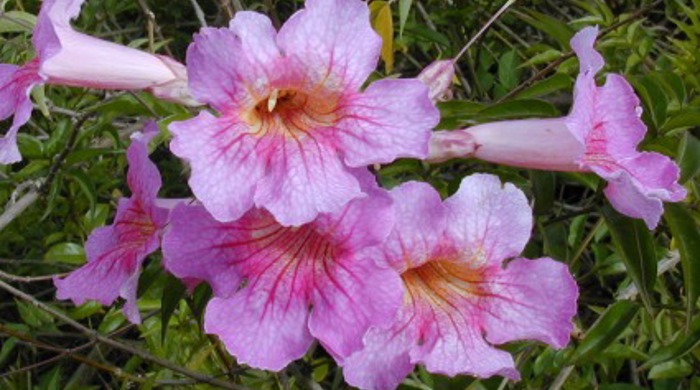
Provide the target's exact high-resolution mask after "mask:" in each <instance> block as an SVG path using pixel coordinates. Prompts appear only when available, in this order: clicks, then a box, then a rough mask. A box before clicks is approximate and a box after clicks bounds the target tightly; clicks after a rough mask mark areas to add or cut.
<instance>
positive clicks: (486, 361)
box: [343, 175, 578, 389]
mask: <svg viewBox="0 0 700 390" xmlns="http://www.w3.org/2000/svg"><path fill="white" fill-rule="evenodd" d="M391 195H392V196H393V198H394V201H395V208H396V210H397V211H396V214H397V217H396V218H397V220H396V225H395V227H394V230H393V231H392V232H391V234H390V236H389V238H388V239H387V240H386V241H385V242H384V243H383V244H382V245H381V246H379V247H377V248H376V249H373V251H374V252H375V257H377V258H379V259H382V260H383V261H386V262H387V263H388V264H390V265H391V266H392V267H393V268H394V269H395V270H396V271H398V272H399V273H400V274H401V279H402V281H403V285H404V290H405V292H404V297H403V305H402V307H401V309H400V310H399V311H398V314H397V316H396V317H395V320H394V323H393V324H392V325H391V326H390V327H388V328H376V327H375V328H371V329H370V330H369V331H368V332H367V334H366V335H365V336H364V348H363V349H362V350H360V351H358V352H356V353H354V354H353V355H351V356H349V357H347V358H346V359H345V361H344V367H343V372H344V373H345V378H346V380H347V381H348V383H350V384H352V385H355V386H358V387H360V388H364V389H393V388H395V387H396V386H398V385H399V384H400V383H401V381H402V380H403V378H404V377H405V376H406V375H407V374H408V373H410V372H411V371H412V370H413V368H414V366H415V365H416V364H423V365H424V366H425V368H426V369H427V370H428V371H429V372H434V373H441V374H446V375H450V376H453V375H456V374H471V375H476V376H479V377H489V376H492V375H502V376H505V377H508V378H511V379H517V378H518V376H519V373H518V371H517V370H516V368H515V366H514V362H513V359H512V357H511V356H510V354H508V353H507V352H505V351H502V350H499V349H496V348H495V347H493V344H502V343H507V342H510V341H514V340H523V339H534V340H539V341H542V342H545V343H547V344H550V345H552V346H554V347H559V348H560V347H563V346H564V345H566V343H567V342H568V340H569V334H570V332H571V330H572V328H573V326H572V322H571V318H572V317H573V315H574V314H575V313H576V298H577V295H578V289H577V287H576V283H575V282H574V280H573V278H572V277H571V275H570V273H569V272H568V269H567V267H566V266H565V265H564V264H562V263H559V262H556V261H554V260H552V259H549V258H541V259H536V260H529V259H523V258H515V259H513V260H511V261H510V262H508V263H507V264H505V265H504V261H505V260H506V259H509V258H513V257H516V256H518V254H519V253H520V252H521V251H522V249H523V248H524V247H525V244H526V243H527V241H528V240H529V237H530V229H531V226H532V216H531V211H530V208H529V206H528V204H527V199H526V198H525V196H524V194H523V193H522V192H521V191H519V190H518V189H516V188H515V187H514V186H513V185H512V184H506V185H505V186H502V185H501V182H500V181H499V179H498V178H497V177H495V176H491V175H474V176H470V177H467V178H465V179H464V180H463V181H462V184H461V186H460V188H459V190H458V191H457V193H456V194H454V195H453V196H452V197H450V198H449V199H447V200H446V201H445V202H442V201H441V200H440V197H439V195H438V194H437V193H436V192H435V190H433V189H432V188H431V187H430V186H428V185H426V184H423V183H415V182H411V183H407V184H404V185H402V186H400V187H398V188H396V189H394V190H392V192H391Z"/></svg>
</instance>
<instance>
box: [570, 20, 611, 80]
mask: <svg viewBox="0 0 700 390" xmlns="http://www.w3.org/2000/svg"><path fill="white" fill-rule="evenodd" d="M597 36H598V27H597V26H595V27H586V28H584V29H582V30H581V31H579V32H577V33H576V35H574V37H573V38H572V39H571V48H572V49H573V50H574V52H575V53H576V56H577V57H578V60H579V63H580V68H581V70H580V72H581V73H587V74H591V75H595V74H596V73H598V72H599V71H600V70H601V69H603V66H604V65H605V60H603V56H601V55H600V53H598V52H597V51H596V50H595V47H594V45H595V40H596V37H597Z"/></svg>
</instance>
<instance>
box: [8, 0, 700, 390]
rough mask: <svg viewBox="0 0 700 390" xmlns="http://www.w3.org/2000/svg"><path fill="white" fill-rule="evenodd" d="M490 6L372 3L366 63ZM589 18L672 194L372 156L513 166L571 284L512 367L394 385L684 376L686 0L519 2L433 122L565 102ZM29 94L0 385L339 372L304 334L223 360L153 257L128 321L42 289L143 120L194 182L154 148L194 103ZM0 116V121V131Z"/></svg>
mask: <svg viewBox="0 0 700 390" xmlns="http://www.w3.org/2000/svg"><path fill="white" fill-rule="evenodd" d="M0 5H2V8H0V10H3V9H4V11H3V12H2V13H0V62H4V63H14V64H21V63H23V62H24V61H25V60H27V59H29V58H30V57H31V56H32V47H31V43H30V37H31V28H32V25H33V22H34V17H33V16H32V15H36V12H37V11H38V7H39V4H38V2H37V1H30V0H0ZM502 5H503V2H501V1H487V0H420V1H419V0H413V1H411V0H397V1H390V2H383V1H376V0H375V1H373V4H371V6H372V9H373V11H374V12H373V23H374V25H375V27H376V28H377V30H378V31H380V32H381V33H382V36H383V37H384V39H385V50H384V53H383V62H384V64H383V65H382V66H381V67H380V68H378V69H379V71H378V73H377V74H376V77H384V76H386V74H387V73H386V72H387V71H388V72H390V73H391V74H392V75H395V74H400V75H403V76H414V75H416V74H417V73H418V72H419V71H420V70H421V69H422V68H423V67H424V66H426V65H427V64H429V63H430V62H431V61H433V60H435V59H438V58H447V57H450V56H451V55H454V54H456V53H457V52H458V51H459V50H460V49H461V47H462V46H463V45H464V44H465V43H466V42H467V41H468V39H469V38H470V37H472V36H473V35H474V34H475V33H476V31H477V30H478V29H479V28H480V27H481V26H483V24H484V23H485V22H486V20H488V19H489V17H490V16H491V15H492V14H494V13H495V12H496V10H497V9H498V8H499V7H500V6H502ZM300 6H301V3H300V2H299V1H289V0H285V1H282V0H280V1H274V0H266V1H262V2H261V1H252V0H233V1H230V2H229V1H228V0H221V1H218V0H200V1H198V2H196V1H194V0H192V1H187V0H177V1H167V0H139V1H136V0H100V1H95V0H91V1H88V4H86V6H84V8H83V11H82V14H81V17H80V19H79V20H78V21H77V24H76V25H77V26H78V27H79V28H80V29H82V30H83V31H86V32H89V33H90V34H93V35H96V36H99V37H102V38H104V39H108V40H112V41H116V42H120V43H122V44H126V45H130V46H134V47H139V48H142V49H144V50H154V51H157V52H159V53H169V54H172V55H173V56H174V57H176V58H178V59H181V60H183V61H184V53H185V50H186V48H187V45H188V44H189V42H190V40H191V34H192V33H194V32H195V31H197V30H198V29H199V27H200V26H201V25H202V23H203V22H206V23H207V24H208V25H210V26H224V25H226V24H227V22H228V20H229V18H230V16H231V15H232V13H233V12H235V11H236V10H237V9H240V8H245V9H252V10H259V11H262V12H265V13H268V14H269V15H271V17H272V18H273V20H274V21H275V22H276V23H277V22H279V21H284V20H286V18H287V17H288V16H289V15H290V14H291V13H292V12H293V11H294V10H295V9H297V8H298V7H300ZM149 15H153V16H154V18H152V17H149ZM592 24H597V25H600V26H601V28H602V31H603V33H604V35H603V37H602V38H600V39H599V41H598V45H597V47H598V49H599V50H600V51H601V52H602V53H603V55H604V56H605V59H606V61H607V66H606V68H605V71H606V72H618V73H622V74H624V75H625V76H626V77H627V78H628V80H630V81H631V82H632V84H633V85H634V87H635V89H636V91H637V93H638V95H639V96H640V98H641V100H642V102H643V106H644V116H643V119H644V121H645V122H646V124H647V125H648V127H649V132H648V135H647V138H646V139H645V141H644V143H643V149H646V150H654V151H659V152H661V153H664V154H667V155H670V156H672V157H673V158H674V159H676V161H678V162H679V163H680V165H681V167H682V173H683V175H682V182H683V183H684V184H685V186H686V187H687V188H688V190H689V196H688V198H687V200H686V202H684V203H683V204H673V205H671V204H669V205H667V208H666V215H665V217H664V221H663V222H662V224H661V225H660V226H659V227H658V228H657V229H656V230H655V231H653V232H649V231H648V230H647V229H646V228H645V227H644V224H643V223H642V222H640V221H635V220H630V219H627V218H623V217H621V216H619V215H618V214H616V213H614V212H613V211H612V210H611V209H610V208H609V207H608V206H606V201H605V199H604V197H603V196H602V193H601V190H602V188H603V186H604V183H602V182H601V181H600V180H598V179H597V178H596V177H594V176H592V175H584V174H555V173H549V172H538V171H527V170H517V169H510V168H504V167H499V166H495V165H491V164H486V163H480V162H477V161H472V160H461V161H454V162H449V163H444V164H440V165H426V164H424V163H422V162H419V161H414V160H405V161H398V162H396V163H394V164H391V165H388V166H383V167H381V169H380V170H379V172H378V174H379V177H380V179H381V181H382V183H383V184H384V185H385V186H387V187H391V186H393V185H396V184H397V183H400V182H403V181H406V180H422V181H427V182H430V183H431V184H432V185H433V186H435V187H436V188H438V189H439V190H440V191H441V192H442V193H443V194H444V195H449V194H450V193H452V192H453V191H454V190H456V186H457V184H458V183H459V181H460V179H461V178H462V177H463V176H465V175H468V174H470V173H472V172H491V173H495V174H498V175H499V176H501V178H502V179H503V180H507V181H510V182H513V183H515V184H516V185H517V186H519V187H520V188H521V189H523V190H524V191H525V192H526V193H527V194H528V196H529V197H530V199H533V200H534V210H535V213H536V226H535V233H534V236H533V239H532V241H531V243H530V245H529V247H528V249H527V253H526V255H527V256H528V257H533V258H534V257H538V256H543V255H546V256H551V257H553V258H555V259H558V260H560V261H562V262H565V263H567V264H568V265H569V267H570V268H571V271H572V272H573V273H574V275H575V276H576V279H577V281H578V284H579V286H580V289H581V296H580V299H579V312H578V315H577V317H576V318H575V323H576V332H575V334H574V335H573V337H572V342H571V343H570V345H569V346H568V347H567V348H566V349H563V350H560V351H556V350H553V349H551V348H547V347H544V346H542V345H541V344H538V343H532V342H522V343H512V344H510V345H508V346H507V347H506V348H507V349H508V350H509V351H511V352H512V353H513V354H514V356H515V358H516V362H517V364H518V367H519V369H520V371H521V373H522V377H523V379H522V381H520V382H518V383H511V382H507V381H504V380H502V379H500V378H493V379H489V380H475V379H474V378H470V377H458V378H446V377H442V376H439V375H431V374H428V373H426V372H425V371H424V370H422V369H418V370H417V371H416V372H415V373H413V374H412V375H411V376H410V377H409V378H408V379H407V380H406V381H405V382H404V385H403V387H404V388H406V389H408V388H414V389H432V388H435V389H464V388H469V389H511V388H513V389H541V388H552V389H589V388H600V389H605V390H632V389H640V388H653V389H658V390H666V389H669V390H670V389H689V388H694V389H700V348H698V343H699V342H700V316H697V315H696V312H697V298H698V294H700V263H698V262H699V261H700V258H698V257H699V256H700V233H699V226H700V225H699V221H700V209H699V206H700V204H699V202H698V195H699V194H700V192H698V189H699V187H698V172H700V140H699V139H698V137H699V136H700V0H667V1H654V2H651V1H646V0H610V1H603V0H591V1H587V0H586V1H584V0H580V1H577V0H565V1H558V0H557V1H555V0H532V1H526V0H522V1H518V2H516V3H515V5H513V6H512V7H511V8H510V9H509V11H508V12H507V13H505V14H504V15H503V16H502V17H501V18H499V19H498V21H497V22H496V23H495V24H494V25H493V26H492V27H491V28H490V29H489V31H488V32H487V33H486V34H485V35H484V37H483V38H482V39H480V40H479V41H477V43H476V44H475V45H474V46H472V47H471V48H470V50H469V51H468V52H467V54H466V55H465V56H464V57H463V58H462V59H461V60H460V62H459V71H458V77H457V79H458V83H457V84H456V85H455V86H454V92H455V98H454V100H452V101H449V102H445V103H442V104H440V108H441V111H442V113H443V121H442V123H441V125H440V127H441V128H456V127H463V126H468V125H471V124H475V123H479V122H484V121H493V120H501V119H506V118H525V117H545V116H559V115H563V114H565V113H566V112H567V111H568V109H569V107H570V105H571V89H572V85H573V79H574V77H575V75H576V72H577V70H578V65H577V62H576V60H575V59H574V58H573V57H572V55H571V53H570V48H569V45H568V42H569V39H570V38H571V36H572V35H573V33H574V32H575V31H576V30H578V29H580V28H581V27H583V26H586V25H592ZM33 95H34V96H33V98H34V101H35V103H36V105H37V107H38V108H39V109H38V110H35V113H34V115H33V117H32V120H31V122H30V123H29V124H28V125H27V126H25V127H24V129H23V132H22V134H21V135H20V146H21V152H22V155H23V156H24V160H23V162H22V163H19V164H15V165H12V166H0V205H2V207H4V210H3V209H0V270H1V273H0V342H1V343H2V345H1V347H0V388H3V389H30V388H31V389H59V388H60V389H63V388H71V389H89V388H114V389H116V388H151V387H159V386H166V387H168V386H189V387H197V388H208V387H216V385H212V384H205V383H206V382H211V381H212V380H221V381H225V382H226V383H228V387H232V388H236V386H245V387H248V388H263V389H296V388H299V389H306V388H312V389H318V388H324V389H342V388H346V387H347V385H345V384H344V383H343V381H342V375H341V372H340V370H339V369H338V368H337V366H336V365H335V364H334V363H333V361H332V359H331V358H330V357H329V356H328V355H327V354H326V353H325V352H324V351H323V350H322V348H320V347H317V348H313V349H312V351H310V352H309V353H308V355H307V356H306V357H305V358H304V359H303V360H300V361H297V362H296V363H294V364H292V365H290V366H289V367H288V368H287V369H286V370H285V371H283V372H280V373H276V374H275V373H269V372H263V371H257V370H253V369H250V368H247V367H243V366H238V365H237V364H236V363H235V361H234V360H233V359H232V358H231V357H230V356H229V355H227V354H226V353H225V351H224V349H223V347H222V346H221V345H220V344H219V343H218V342H217V341H216V340H215V339H214V338H211V337H208V336H206V335H205V334H203V333H202V331H201V318H202V308H203V306H204V303H206V301H207V298H208V296H209V294H210V292H209V291H207V289H206V287H200V288H198V289H197V290H196V292H195V293H194V294H193V295H191V296H189V295H186V294H185V293H184V289H183V287H182V286H181V285H180V284H179V282H177V281H176V280H175V279H174V278H172V277H169V276H167V275H166V274H165V273H164V272H163V271H162V270H161V268H160V265H159V260H160V259H159V255H158V254H156V255H154V256H151V257H150V260H149V261H148V262H147V264H146V270H145V272H144V274H143V276H142V278H141V280H140V296H141V299H140V301H139V306H140V308H141V310H142V311H143V312H144V313H145V316H146V319H145V321H144V323H143V325H141V326H133V325H129V324H128V323H127V322H126V320H125V318H124V317H123V315H122V313H121V307H120V305H119V304H118V305H115V306H114V307H101V306H100V305H99V304H96V303H88V304H85V305H82V306H80V307H74V306H73V305H72V304H70V303H67V302H59V301H56V300H55V297H54V292H55V290H54V287H53V284H52V282H51V279H50V277H51V275H54V274H61V273H65V272H68V271H70V270H71V269H73V268H75V267H77V266H79V265H80V264H82V263H83V262H84V261H85V256H84V250H83V244H84V242H85V239H86V237H87V235H88V234H89V233H90V232H91V231H92V230H93V229H94V228H95V227H98V226H101V225H104V224H105V223H108V222H109V221H110V220H111V217H112V216H113V213H114V211H115V208H116V199H118V198H119V197H120V196H122V195H124V194H125V193H126V194H127V195H128V193H127V191H128V190H127V187H126V183H125V165H126V160H125V156H124V150H125V147H126V146H127V145H128V142H129V141H128V140H129V138H128V135H129V134H130V133H132V132H133V131H136V130H139V129H140V128H141V124H142V123H143V122H144V120H146V119H148V118H154V119H157V120H158V121H159V124H160V126H161V129H162V136H161V137H160V143H159V146H158V147H157V148H156V149H155V151H154V153H153V154H152V155H151V157H152V159H154V161H156V163H157V164H158V166H159V168H160V170H161V172H162V174H163V177H164V187H163V189H162V191H161V194H160V195H161V196H162V197H171V198H174V197H183V196H189V195H190V194H189V190H188V188H187V186H186V184H185V183H186V178H187V173H186V171H185V170H184V168H183V166H182V164H181V163H180V162H179V161H177V160H176V159H175V158H174V157H173V156H171V155H170V154H169V152H168V150H167V134H166V132H165V126H166V125H167V123H169V122H170V121H173V120H176V119H183V118H187V117H189V116H191V115H192V113H191V112H189V111H188V110H186V109H184V108H182V107H179V106H175V105H172V104H167V103H163V102H159V101H156V100H155V99H153V98H152V97H151V96H150V95H147V94H141V93H137V94H133V93H114V92H108V93H105V92H101V91H93V90H81V89H76V88H60V87H46V88H45V89H39V90H37V91H35V93H34V94H33ZM0 103H1V102H0ZM8 126H9V124H8V123H7V121H5V122H4V123H0V132H4V131H5V130H6V129H7V127H8ZM3 212H4V213H3ZM47 275H48V276H47ZM656 275H658V277H657V276H656ZM163 359H166V360H167V361H162V360H163ZM234 383H235V385H234ZM220 385H221V384H220Z"/></svg>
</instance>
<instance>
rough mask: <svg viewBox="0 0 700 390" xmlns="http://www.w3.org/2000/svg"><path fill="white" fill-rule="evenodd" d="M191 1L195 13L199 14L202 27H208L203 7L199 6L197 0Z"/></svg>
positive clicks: (198, 18)
mask: <svg viewBox="0 0 700 390" xmlns="http://www.w3.org/2000/svg"><path fill="white" fill-rule="evenodd" d="M190 3H192V8H194V14H195V15H196V16H197V20H199V24H201V25H202V27H207V20H206V18H205V17H204V11H203V10H202V7H200V6H199V3H197V0H190Z"/></svg>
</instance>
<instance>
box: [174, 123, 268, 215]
mask: <svg viewBox="0 0 700 390" xmlns="http://www.w3.org/2000/svg"><path fill="white" fill-rule="evenodd" d="M169 128H170V131H171V132H172V133H173V140H172V142H171V144H170V149H171V150H172V152H173V153H174V154H175V155H176V156H178V157H181V158H183V159H185V160H186V161H188V162H189V163H190V167H191V168H192V174H191V176H190V179H189V185H190V188H191V189H192V192H194V194H195V196H196V197H197V198H198V199H199V200H200V201H201V202H202V203H203V204H204V207H206V208H207V210H208V211H209V212H210V213H212V215H213V216H214V217H215V218H216V219H218V220H220V221H233V220H236V219H238V218H240V217H241V216H242V215H243V214H244V213H245V212H246V211H248V210H249V209H250V208H251V207H252V206H253V193H254V191H255V188H256V184H257V182H258V180H260V179H261V178H262V177H263V174H264V171H265V160H266V156H265V155H266V153H267V152H265V148H266V146H265V145H267V143H268V142H269V140H265V139H256V138H254V137H252V136H250V135H249V134H248V133H247V132H248V127H247V126H246V125H244V124H242V123H240V122H238V121H236V120H233V119H230V118H216V117H214V116H213V115H211V114H210V113H208V112H206V111H203V112H201V113H200V114H199V115H198V116H197V117H195V118H193V119H190V120H187V121H182V122H173V123H172V124H170V127H169Z"/></svg>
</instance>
